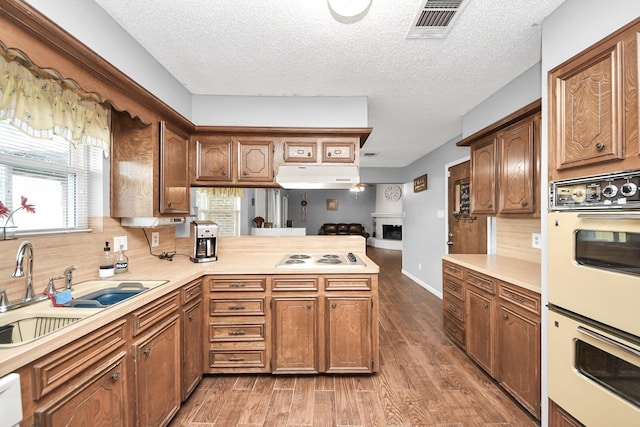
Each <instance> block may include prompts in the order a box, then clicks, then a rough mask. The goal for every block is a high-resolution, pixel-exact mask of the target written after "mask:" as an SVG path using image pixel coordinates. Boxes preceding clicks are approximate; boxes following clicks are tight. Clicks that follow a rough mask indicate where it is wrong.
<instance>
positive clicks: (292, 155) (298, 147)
mask: <svg viewBox="0 0 640 427" xmlns="http://www.w3.org/2000/svg"><path fill="white" fill-rule="evenodd" d="M317 141H318V138H313V137H290V138H283V139H282V149H283V160H284V162H285V163H316V162H317V161H318V154H317V149H318V142H317Z"/></svg>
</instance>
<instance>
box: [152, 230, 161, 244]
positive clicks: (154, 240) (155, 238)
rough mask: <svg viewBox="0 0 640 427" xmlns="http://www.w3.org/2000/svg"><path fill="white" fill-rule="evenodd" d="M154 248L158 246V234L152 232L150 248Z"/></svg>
mask: <svg viewBox="0 0 640 427" xmlns="http://www.w3.org/2000/svg"><path fill="white" fill-rule="evenodd" d="M156 246H160V232H159V231H153V232H152V233H151V247H152V248H155V247H156Z"/></svg>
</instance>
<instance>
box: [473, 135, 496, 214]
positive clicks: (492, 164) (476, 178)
mask: <svg viewBox="0 0 640 427" xmlns="http://www.w3.org/2000/svg"><path fill="white" fill-rule="evenodd" d="M496 154H497V143H496V138H495V136H491V137H489V138H487V139H485V140H484V141H482V142H478V143H476V144H473V145H472V146H471V186H470V187H471V189H470V191H471V213H472V214H479V215H480V214H482V215H491V214H495V213H496V172H497V169H496Z"/></svg>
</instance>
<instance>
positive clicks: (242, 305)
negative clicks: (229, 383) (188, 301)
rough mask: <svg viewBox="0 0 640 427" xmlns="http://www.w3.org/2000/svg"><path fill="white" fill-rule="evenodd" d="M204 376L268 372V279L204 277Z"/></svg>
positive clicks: (233, 276)
mask: <svg viewBox="0 0 640 427" xmlns="http://www.w3.org/2000/svg"><path fill="white" fill-rule="evenodd" d="M205 283H207V284H208V285H207V286H206V287H205V291H206V292H207V294H206V297H207V298H206V301H208V305H209V313H208V325H207V337H208V340H207V342H206V343H205V352H206V360H205V372H206V373H265V372H269V364H268V360H269V359H268V355H269V350H270V347H269V346H268V345H267V343H268V342H267V339H268V337H269V335H268V330H267V316H266V304H267V296H266V289H267V288H266V287H267V277H266V276H262V275H239V276H236V275H228V276H227V275H220V276H207V278H206V280H205Z"/></svg>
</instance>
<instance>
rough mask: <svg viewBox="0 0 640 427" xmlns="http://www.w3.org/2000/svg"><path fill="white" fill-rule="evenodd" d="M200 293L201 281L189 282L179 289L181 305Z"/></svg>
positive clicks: (197, 296) (195, 297)
mask: <svg viewBox="0 0 640 427" xmlns="http://www.w3.org/2000/svg"><path fill="white" fill-rule="evenodd" d="M200 295H202V281H201V280H198V281H197V282H193V283H190V284H188V285H186V286H185V287H183V288H182V289H181V290H180V296H181V300H182V305H185V304H187V303H188V302H191V301H193V300H195V299H197V298H199V297H200Z"/></svg>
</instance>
